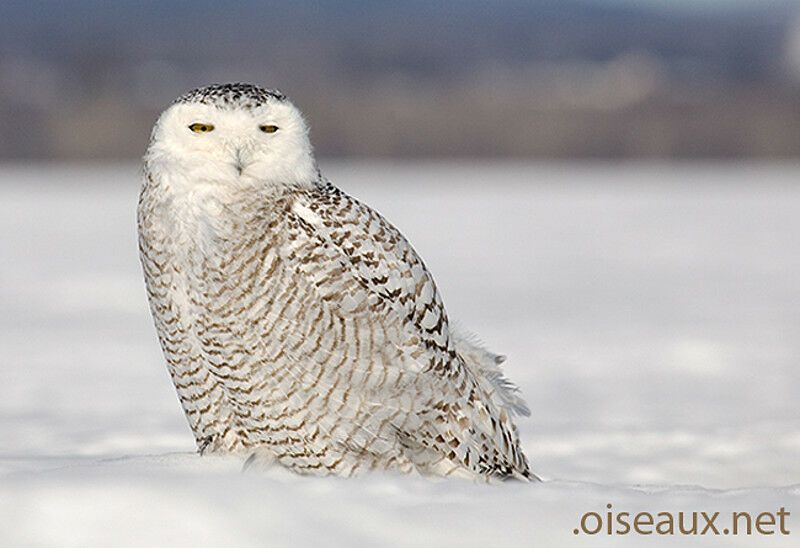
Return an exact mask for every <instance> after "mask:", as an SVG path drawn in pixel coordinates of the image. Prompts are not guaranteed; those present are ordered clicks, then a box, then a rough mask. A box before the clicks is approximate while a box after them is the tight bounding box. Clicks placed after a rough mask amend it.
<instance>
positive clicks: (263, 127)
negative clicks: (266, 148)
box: [258, 124, 278, 133]
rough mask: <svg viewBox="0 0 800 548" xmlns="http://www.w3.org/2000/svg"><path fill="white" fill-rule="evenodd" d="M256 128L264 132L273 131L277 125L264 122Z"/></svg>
mask: <svg viewBox="0 0 800 548" xmlns="http://www.w3.org/2000/svg"><path fill="white" fill-rule="evenodd" d="M258 129H260V130H261V131H263V132H264V133H275V132H276V131H278V126H273V125H270V124H264V125H261V126H258Z"/></svg>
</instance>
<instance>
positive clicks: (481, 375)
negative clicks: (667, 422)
mask: <svg viewBox="0 0 800 548" xmlns="http://www.w3.org/2000/svg"><path fill="white" fill-rule="evenodd" d="M144 163H145V170H144V172H145V180H144V184H143V187H142V190H141V194H140V197H139V207H138V228H139V249H140V255H141V262H142V265H143V269H144V277H145V282H146V286H147V294H148V297H149V301H150V310H151V312H152V315H153V319H154V321H155V325H156V330H157V332H158V336H159V339H160V342H161V347H162V349H163V351H164V356H165V358H166V361H167V367H168V369H169V373H170V375H171V377H172V381H173V383H174V384H175V388H176V389H177V392H178V397H179V398H180V402H181V405H182V406H183V410H184V412H185V413H186V417H187V419H188V421H189V425H190V427H191V429H192V432H193V433H194V436H195V441H196V443H197V446H198V448H199V451H200V453H201V454H202V453H204V452H218V453H230V454H238V455H241V456H242V459H243V460H245V459H247V460H248V461H252V460H253V459H256V462H262V460H263V462H269V463H271V464H273V465H282V466H284V467H286V468H288V469H290V470H293V471H296V472H299V473H305V474H317V475H325V474H333V475H338V476H352V475H354V474H358V473H360V472H362V471H366V470H387V471H395V472H403V473H416V474H423V475H438V476H451V475H452V476H463V477H468V478H473V479H485V480H489V479H493V478H508V477H516V478H520V479H535V478H536V476H534V475H533V474H532V473H531V471H530V469H529V467H528V462H527V460H526V458H525V455H524V454H523V452H522V449H521V447H520V442H519V436H518V433H517V429H516V427H515V425H514V423H513V422H512V416H513V415H514V414H523V415H527V414H529V411H528V409H527V407H526V405H525V403H524V401H523V400H522V399H521V397H520V396H519V393H518V390H517V388H516V387H515V386H514V385H513V384H512V383H511V382H510V381H508V380H507V379H506V378H505V377H504V376H503V375H502V373H501V371H500V368H499V364H500V362H501V361H502V357H500V356H497V355H495V354H492V353H490V352H488V351H487V350H485V349H484V348H482V347H481V346H480V345H478V344H476V343H475V342H474V340H473V339H471V338H470V336H467V335H464V334H462V333H459V332H457V331H455V330H454V329H453V328H452V326H451V325H450V322H449V320H448V318H447V314H446V313H445V308H444V305H443V303H442V299H441V297H440V296H439V293H438V291H437V289H436V285H435V284H434V281H433V278H432V276H431V274H430V272H429V271H428V269H427V268H426V267H425V264H424V263H423V262H422V260H421V259H420V257H419V256H418V255H417V253H416V252H415V251H414V249H413V248H412V247H411V245H410V244H409V243H408V241H406V239H405V238H404V237H403V235H402V234H400V232H399V231H398V230H397V229H396V228H395V227H394V226H392V225H391V224H389V222H388V221H387V220H386V219H384V218H383V217H381V216H380V215H379V214H378V213H376V212H375V211H374V210H372V209H370V208H369V207H367V206H366V205H364V204H362V203H361V202H359V201H357V200H355V199H354V198H351V197H350V196H348V195H347V194H345V193H344V192H342V191H341V190H339V189H338V188H336V187H335V186H333V184H331V183H330V182H329V181H328V180H326V179H325V178H324V177H323V176H322V174H321V173H320V171H319V170H318V169H317V164H316V161H315V159H314V155H313V151H312V147H311V143H310V141H309V137H308V130H307V127H306V124H305V121H304V120H303V117H302V115H301V114H300V112H299V111H298V110H297V109H296V108H295V107H294V105H292V103H290V102H289V100H288V99H287V98H286V97H285V96H284V95H283V94H281V93H280V92H278V91H274V90H270V89H264V88H261V87H258V86H254V85H250V84H225V85H212V86H208V87H204V88H200V89H196V90H193V91H190V92H189V93H186V94H185V95H183V96H181V97H179V98H178V99H176V100H175V101H174V102H173V103H172V104H171V105H170V107H169V108H167V110H165V111H164V112H163V113H162V114H161V116H160V117H159V119H158V121H157V122H156V124H155V127H154V128H153V133H152V137H151V140H150V144H149V146H148V149H147V153H146V155H145V159H144Z"/></svg>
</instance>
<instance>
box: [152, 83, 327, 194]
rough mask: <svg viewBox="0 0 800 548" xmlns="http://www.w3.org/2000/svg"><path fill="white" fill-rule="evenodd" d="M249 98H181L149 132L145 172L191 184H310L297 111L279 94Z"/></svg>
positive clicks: (311, 167) (311, 171)
mask: <svg viewBox="0 0 800 548" xmlns="http://www.w3.org/2000/svg"><path fill="white" fill-rule="evenodd" d="M255 89H256V90H260V88H255ZM262 91H263V90H262ZM250 99H252V98H248V97H247V96H245V97H243V98H242V97H239V96H238V95H237V96H236V99H235V100H230V97H217V96H213V95H212V96H210V97H209V96H202V95H200V96H198V97H194V98H193V97H192V96H191V95H187V96H184V98H181V99H179V100H178V101H177V102H175V103H174V104H173V105H172V106H170V107H169V108H168V109H167V110H166V111H164V113H163V114H162V115H161V117H160V118H159V120H158V122H157V123H156V126H155V128H154V129H153V136H152V140H151V143H150V146H149V147H148V151H147V154H146V157H145V159H146V162H147V165H148V169H149V170H150V171H157V170H159V169H160V170H162V171H163V170H166V171H169V172H170V173H171V174H173V175H178V174H182V175H187V176H188V177H186V179H188V180H189V181H193V182H198V183H200V182H213V183H220V184H223V185H225V184H227V185H233V186H236V185H246V186H252V185H254V184H255V185H258V184H272V185H281V184H286V185H291V184H302V183H304V182H307V181H310V180H312V179H313V177H314V176H315V174H316V172H317V169H316V164H315V161H314V157H313V153H312V148H311V143H310V141H309V139H308V130H307V127H306V124H305V121H304V120H303V117H302V115H301V114H300V112H299V111H298V110H297V108H295V107H294V105H292V104H291V103H290V102H289V101H288V100H286V99H285V98H283V97H282V96H271V95H267V96H266V97H265V96H264V95H263V94H262V95H259V96H258V98H257V100H250ZM173 179H175V178H173ZM175 184H177V183H175Z"/></svg>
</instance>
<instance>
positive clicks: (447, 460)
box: [287, 185, 531, 478]
mask: <svg viewBox="0 0 800 548" xmlns="http://www.w3.org/2000/svg"><path fill="white" fill-rule="evenodd" d="M289 217H290V219H291V222H290V230H289V231H290V232H294V234H293V235H291V236H290V244H289V248H290V250H289V252H288V254H287V260H289V261H291V262H293V263H294V267H295V268H296V271H299V272H302V273H303V274H304V275H305V277H306V279H307V280H308V282H310V284H311V285H312V286H313V287H314V288H316V289H315V290H316V292H317V295H318V298H319V299H320V300H321V301H322V302H326V303H330V304H332V305H333V306H334V308H335V309H336V310H338V311H339V316H340V318H342V319H344V321H347V322H352V323H353V324H354V326H358V325H361V326H362V329H360V330H358V329H354V330H353V331H352V334H351V338H355V341H352V344H351V345H350V347H349V348H351V349H352V348H356V349H358V350H349V351H344V352H345V354H348V353H349V356H348V355H345V356H344V362H342V363H345V364H346V365H345V367H346V366H348V365H349V366H353V364H354V363H356V362H358V361H359V360H361V361H364V360H366V361H365V363H363V365H362V367H364V368H370V367H374V366H375V364H376V363H379V364H380V365H381V366H382V367H381V369H382V372H383V373H384V375H385V377H384V378H383V379H382V380H381V382H377V383H370V382H369V381H364V383H363V386H362V390H360V391H358V395H357V396H356V397H355V399H356V400H360V402H359V403H353V404H352V405H353V406H359V405H361V406H362V407H363V404H364V403H366V404H367V407H368V408H370V405H371V406H372V407H371V409H372V413H374V414H379V412H380V411H383V412H384V420H383V421H381V423H380V425H381V427H386V426H387V425H388V427H390V428H392V429H393V431H394V433H395V437H396V439H397V440H398V442H399V443H400V444H401V445H402V447H403V450H404V452H405V454H406V456H407V457H408V458H409V460H411V461H412V462H413V463H414V464H415V465H416V466H418V467H420V468H425V469H428V470H429V471H432V472H436V473H448V472H449V471H452V470H454V469H460V470H462V471H463V469H466V470H468V471H470V472H471V473H473V474H475V473H477V474H479V475H483V476H510V475H513V476H518V477H525V478H530V477H531V475H530V472H529V469H528V463H527V461H526V459H525V456H524V454H523V453H522V450H521V448H520V444H519V439H518V434H517V431H516V428H515V426H514V425H513V423H512V421H511V419H510V416H509V414H510V410H509V409H508V408H507V407H506V406H505V405H503V403H502V399H503V398H502V396H503V395H502V394H497V393H494V389H493V388H492V387H493V386H494V385H495V384H496V383H495V382H494V381H491V382H485V381H486V379H483V378H476V376H478V375H480V373H479V372H478V369H477V368H474V367H468V366H467V365H465V362H464V358H462V356H460V355H459V352H458V351H457V348H456V341H454V338H453V335H452V334H451V330H450V327H449V324H448V319H447V314H446V312H445V308H444V304H443V302H442V299H441V297H440V295H439V292H438V291H437V289H436V285H435V283H434V281H433V278H432V276H431V274H430V272H429V271H428V269H427V268H426V267H425V265H424V263H423V262H422V260H421V259H420V257H419V256H418V255H417V253H416V252H415V251H414V249H413V248H412V246H411V245H410V244H409V243H408V241H407V240H406V239H405V238H404V237H403V236H402V234H401V233H400V232H399V231H398V230H397V229H396V228H395V227H394V226H392V225H391V224H390V223H389V222H388V221H386V220H385V219H384V218H383V217H381V216H380V215H379V214H378V213H376V212H375V211H373V210H372V209H370V208H369V207H367V206H366V205H364V204H362V203H360V202H358V201H357V200H355V199H353V198H351V197H349V196H348V195H346V194H345V193H343V192H341V191H339V190H338V189H336V188H335V187H333V186H332V185H327V186H325V187H319V188H317V189H315V190H313V191H307V192H301V193H298V195H297V196H296V198H295V200H294V201H293V202H292V204H291V211H290V212H289ZM363 327H366V328H363ZM367 339H368V340H367ZM376 342H377V344H376ZM365 347H369V348H370V350H367V351H366V354H367V355H366V356H365V355H364V354H365V351H364V348H365ZM340 352H342V351H341V350H340ZM387 377H388V379H389V380H388V382H387V380H386V379H387ZM353 414H356V415H357V412H354V413H353ZM367 430H369V429H367ZM373 430H374V428H373ZM376 435H380V433H378V434H376ZM448 467H449V469H448Z"/></svg>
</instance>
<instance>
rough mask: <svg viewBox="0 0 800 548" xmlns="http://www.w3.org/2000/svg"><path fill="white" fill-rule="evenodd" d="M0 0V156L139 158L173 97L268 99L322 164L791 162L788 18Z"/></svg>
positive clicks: (604, 10)
mask: <svg viewBox="0 0 800 548" xmlns="http://www.w3.org/2000/svg"><path fill="white" fill-rule="evenodd" d="M109 4H112V3H108V2H101V1H99V0H75V1H73V2H69V3H37V2H22V1H19V0H4V1H3V2H2V4H0V128H3V131H0V159H24V158H57V159H88V158H98V159H121V158H132V157H136V156H138V155H140V154H141V153H142V151H143V149H144V147H145V146H146V143H147V139H148V133H149V130H150V127H151V126H152V123H153V122H154V120H155V117H156V116H157V113H158V112H159V111H160V110H161V109H162V108H164V107H165V106H166V105H167V104H168V103H169V101H170V100H171V99H172V98H174V97H175V96H176V95H178V94H180V93H182V92H183V91H185V90H186V89H188V88H191V87H194V86H198V85H203V84H207V83H211V82H219V81H230V80H247V81H252V82H255V83H260V84H264V85H268V86H274V87H279V88H281V89H282V90H283V91H284V92H286V93H287V94H288V95H289V96H290V97H291V98H292V99H293V100H294V101H295V103H297V105H298V106H299V107H300V108H301V109H302V110H303V111H304V112H305V113H306V115H307V117H308V119H309V121H310V123H311V127H312V137H313V141H314V143H315V145H316V148H317V150H318V153H319V154H321V155H328V156H336V155H339V156H344V155H367V156H513V157H556V158H560V157H563V158H568V157H748V156H751V157H796V156H800V85H798V83H799V82H800V12H797V11H796V10H794V8H793V7H792V6H794V5H795V4H794V3H792V2H787V3H785V4H781V3H776V2H771V3H769V4H767V5H765V6H764V7H762V8H759V9H755V10H749V11H743V10H739V11H735V12H720V11H715V12H708V11H706V12H699V11H684V12H676V11H672V12H665V11H658V12H657V11H648V10H645V9H641V8H631V7H619V5H616V6H617V7H613V6H615V4H613V3H612V4H603V3H600V2H598V1H597V0H595V1H587V0H543V1H538V2H534V1H528V2H524V1H521V0H518V1H515V0H509V1H507V2H478V1H477V0H462V1H459V2H455V1H447V2H422V1H419V0H411V1H409V2H403V3H396V2H388V1H386V0H382V1H377V2H352V1H351V2H345V1H338V2H336V1H334V2H322V3H321V2H307V1H300V2H292V3H286V2H281V3H275V4H270V3H265V2H255V1H249V2H243V3H239V4H237V5H236V7H233V6H232V5H230V4H227V3H219V2H211V1H209V0H199V1H194V2H189V1H188V0H181V1H162V2H143V3H137V4H136V5H135V6H134V5H131V3H119V5H112V6H109Z"/></svg>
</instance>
